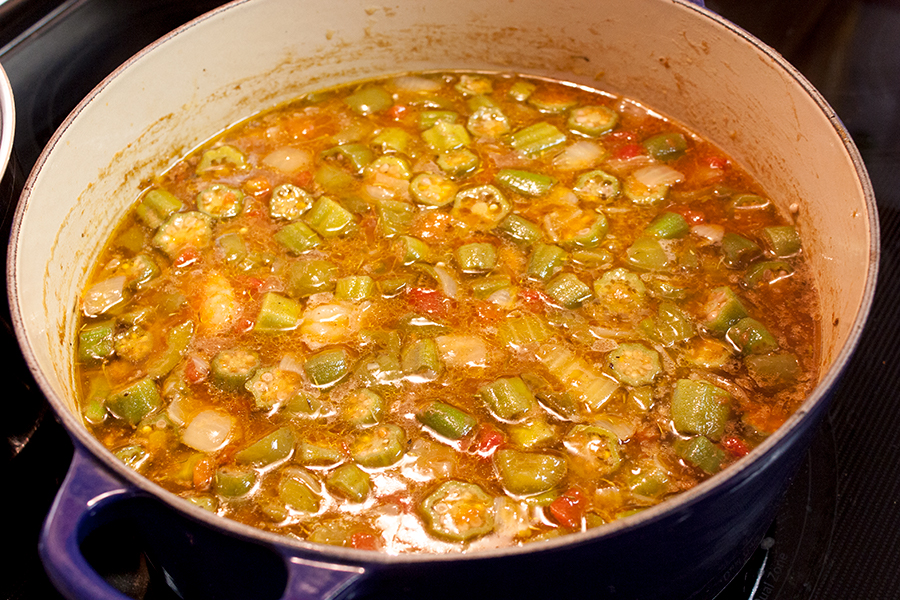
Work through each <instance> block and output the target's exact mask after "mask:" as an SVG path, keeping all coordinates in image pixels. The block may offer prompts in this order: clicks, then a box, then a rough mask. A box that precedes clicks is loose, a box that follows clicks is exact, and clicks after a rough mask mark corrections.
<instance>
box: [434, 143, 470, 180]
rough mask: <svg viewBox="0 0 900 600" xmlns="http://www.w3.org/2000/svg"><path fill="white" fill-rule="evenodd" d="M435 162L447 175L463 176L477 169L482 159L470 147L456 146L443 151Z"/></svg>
mask: <svg viewBox="0 0 900 600" xmlns="http://www.w3.org/2000/svg"><path fill="white" fill-rule="evenodd" d="M435 162H437V166H438V167H440V168H441V171H443V172H444V173H446V174H447V175H449V176H451V177H463V176H465V175H468V174H469V173H471V172H472V171H474V170H475V169H477V168H478V166H479V165H480V164H481V159H480V158H478V155H476V154H475V153H474V152H472V151H471V150H469V149H468V148H455V149H453V150H448V151H447V152H441V153H440V154H439V155H438V157H437V159H436V161H435Z"/></svg>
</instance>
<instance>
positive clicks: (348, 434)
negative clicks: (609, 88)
mask: <svg viewBox="0 0 900 600" xmlns="http://www.w3.org/2000/svg"><path fill="white" fill-rule="evenodd" d="M782 200H783V202H781V204H782V205H786V204H789V203H799V201H800V200H802V199H782ZM79 302H80V314H81V315H82V316H81V319H82V322H81V324H80V326H79V335H78V349H77V354H78V355H77V366H76V377H77V381H78V382H79V385H80V388H81V391H82V396H81V406H82V408H83V414H84V418H85V421H86V423H87V425H88V427H89V428H90V429H91V431H92V432H93V433H94V434H95V435H96V436H97V437H98V438H99V439H100V440H101V441H102V442H103V443H104V444H105V445H106V446H107V447H108V448H109V449H110V450H111V451H112V452H113V453H115V455H116V456H118V457H119V458H120V459H121V460H123V461H124V462H125V463H126V464H128V465H129V466H131V467H132V468H134V469H135V470H136V471H138V472H140V473H142V474H143V475H145V476H146V477H148V478H150V479H151V480H153V481H155V482H156V483H158V484H159V485H160V486H162V487H164V488H165V489H167V490H170V491H171V492H172V493H174V494H177V495H179V496H182V497H183V498H185V499H186V500H188V501H190V502H194V503H196V504H198V505H200V506H202V507H204V508H206V509H208V510H210V511H213V512H215V513H218V514H219V515H222V516H225V517H228V518H231V519H234V520H237V521H241V522H244V523H248V524H251V525H254V526H256V527H259V528H262V529H265V530H269V531H275V532H280V533H283V534H285V535H289V536H293V537H296V538H300V539H305V540H311V541H315V542H321V543H327V544H337V545H343V546H351V547H356V548H365V549H380V550H384V551H387V552H391V553H397V552H408V551H412V552H421V551H427V552H447V551H459V550H466V549H476V548H490V547H496V546H503V545H516V544H523V543H527V542H534V541H539V540H544V539H547V538H550V537H554V536H558V535H562V534H566V533H570V532H577V531H582V530H585V529H588V528H593V527H598V526H602V525H603V524H605V523H609V522H611V521H613V520H615V519H620V518H623V517H627V516H628V515H632V514H634V513H636V512H638V511H641V510H643V509H646V508H647V507H650V506H652V505H655V504H657V503H659V502H662V501H664V500H666V499H667V498H669V497H671V496H673V495H675V494H678V493H679V492H681V491H684V490H686V489H688V488H690V487H692V486H694V485H696V484H697V483H698V482H700V481H702V480H704V479H706V478H708V477H710V476H711V475H713V474H715V473H717V472H718V471H720V470H721V469H723V468H727V467H728V465H730V464H731V463H733V462H735V461H736V460H739V459H740V458H741V457H742V456H744V455H745V454H747V453H748V452H749V451H750V450H751V449H752V448H754V447H755V446H756V445H758V444H759V443H760V442H761V441H762V440H763V439H764V438H765V437H766V436H767V435H769V434H771V433H772V432H773V431H774V430H775V429H776V428H777V427H779V425H781V424H782V423H783V422H784V421H785V419H786V418H787V417H788V416H789V415H790V414H791V413H792V411H794V410H795V409H796V408H797V406H798V405H799V404H800V402H801V401H802V399H803V398H804V397H805V396H806V394H807V393H808V392H809V391H810V389H811V387H812V385H813V384H814V382H815V378H816V373H815V365H816V364H817V357H816V355H815V352H816V350H815V349H816V343H815V342H816V337H817V335H818V333H817V327H818V320H817V317H816V314H815V310H816V306H817V297H816V293H815V290H814V289H813V287H812V285H811V277H810V274H809V272H808V267H807V265H806V264H805V262H804V255H803V250H802V248H801V243H800V238H799V236H798V231H797V229H796V228H795V227H794V226H793V225H792V223H791V221H790V219H789V218H786V217H785V215H783V214H781V213H779V211H778V210H777V209H776V207H775V206H774V205H773V203H772V202H770V200H769V199H767V198H766V196H765V194H764V192H763V191H762V190H761V189H760V188H759V186H757V185H756V184H755V183H754V182H753V181H751V180H750V179H749V178H748V176H747V175H746V174H745V172H743V171H742V170H741V168H740V167H739V166H738V165H736V164H735V163H734V162H733V161H732V160H730V159H729V158H728V157H727V156H724V155H723V154H722V153H721V152H720V151H719V150H718V149H717V148H715V147H714V146H712V145H711V144H709V143H707V142H706V141H704V140H703V139H701V138H699V137H698V136H696V135H694V134H693V133H691V132H690V131H689V130H687V129H685V128H684V127H682V126H680V125H678V124H676V123H674V122H672V121H671V120H668V119H665V118H663V117H660V116H659V115H657V114H656V113H653V112H651V111H648V110H646V109H645V108H643V107H642V106H641V105H640V104H638V103H636V102H634V101H631V100H628V99H625V98H619V97H614V96H611V95H608V94H605V93H601V92H598V91H595V90H589V89H583V88H579V87H576V86H572V85H567V84H565V83H562V82H555V81H550V80H544V79H533V78H526V77H522V76H515V75H510V74H484V73H480V74H479V73H455V72H444V73H420V74H407V75H399V76H395V77H390V78H385V79H381V80H372V81H365V82H361V83H357V84H354V85H350V86H347V87H341V88H338V89H329V90H324V91H322V92H319V93H314V94H309V95H307V96H305V97H303V98H300V99H298V100H296V101H294V102H291V103H289V104H287V105H284V106H280V107H278V108H276V109H273V110H270V111H268V112H264V113H262V114H259V115H257V116H254V117H252V118H250V119H249V120H247V121H245V122H244V123H242V124H240V125H239V126H237V127H235V128H233V129H231V130H229V131H227V132H226V133H224V134H222V135H220V136H218V137H216V138H215V139H214V140H212V141H210V142H209V143H208V144H206V145H205V146H204V147H202V148H200V149H199V150H198V151H196V152H194V153H192V154H190V155H189V156H187V157H185V158H184V159H182V160H180V161H179V162H177V164H175V165H174V166H173V167H171V168H170V169H168V170H167V172H165V173H161V174H159V175H158V176H157V177H156V178H154V179H153V180H152V181H148V182H147V184H146V186H145V189H144V190H143V191H142V193H141V195H140V197H139V198H138V199H137V201H136V204H135V205H134V207H133V209H132V210H131V211H130V212H129V213H128V215H126V216H125V218H124V220H123V221H122V223H121V225H120V226H119V227H118V229H117V230H116V232H115V234H114V235H113V236H112V237H111V239H110V240H109V243H108V245H107V246H106V248H105V250H104V251H103V253H102V255H101V256H99V257H98V260H97V262H96V266H95V268H94V270H93V272H92V274H91V276H90V279H89V282H88V285H87V286H86V288H85V291H84V294H83V297H82V298H81V299H80V300H79Z"/></svg>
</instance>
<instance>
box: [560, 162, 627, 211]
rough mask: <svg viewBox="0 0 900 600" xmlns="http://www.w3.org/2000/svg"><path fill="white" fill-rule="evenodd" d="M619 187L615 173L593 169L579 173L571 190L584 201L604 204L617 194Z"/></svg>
mask: <svg viewBox="0 0 900 600" xmlns="http://www.w3.org/2000/svg"><path fill="white" fill-rule="evenodd" d="M620 189H621V184H620V183H619V179H618V178H617V177H616V176H615V175H610V174H609V173H607V172H606V171H602V170H600V169H595V170H593V171H588V172H587V173H582V174H581V175H579V176H578V178H577V179H576V180H575V186H574V187H573V188H572V191H573V192H575V195H576V196H578V198H580V199H581V200H583V201H585V202H596V203H600V204H606V203H607V202H610V201H611V200H613V199H615V197H616V196H618V195H619V190H620Z"/></svg>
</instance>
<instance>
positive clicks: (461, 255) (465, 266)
mask: <svg viewBox="0 0 900 600" xmlns="http://www.w3.org/2000/svg"><path fill="white" fill-rule="evenodd" d="M455 254H456V262H457V264H459V268H460V269H462V271H463V272H464V273H482V272H484V271H490V270H492V269H493V268H494V267H495V266H497V249H496V248H495V247H494V245H493V244H491V243H488V242H473V243H471V244H464V245H462V246H460V247H459V248H457V249H456V252H455Z"/></svg>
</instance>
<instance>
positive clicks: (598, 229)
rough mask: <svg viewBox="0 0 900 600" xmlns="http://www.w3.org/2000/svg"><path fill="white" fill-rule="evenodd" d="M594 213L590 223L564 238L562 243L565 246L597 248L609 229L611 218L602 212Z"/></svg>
mask: <svg viewBox="0 0 900 600" xmlns="http://www.w3.org/2000/svg"><path fill="white" fill-rule="evenodd" d="M594 215H595V216H594V220H593V221H592V222H591V224H590V225H588V226H587V227H585V228H584V229H582V230H580V231H577V232H575V233H574V234H572V235H571V236H569V237H567V238H566V239H564V240H562V242H561V243H562V244H563V246H564V247H565V248H569V249H574V248H596V247H597V246H599V245H600V242H602V241H603V238H604V237H606V232H607V231H608V230H609V220H608V219H607V218H606V215H604V214H603V213H601V212H597V213H594Z"/></svg>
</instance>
